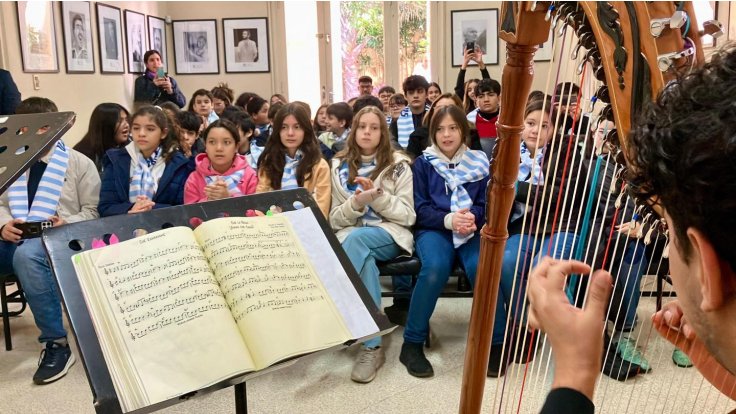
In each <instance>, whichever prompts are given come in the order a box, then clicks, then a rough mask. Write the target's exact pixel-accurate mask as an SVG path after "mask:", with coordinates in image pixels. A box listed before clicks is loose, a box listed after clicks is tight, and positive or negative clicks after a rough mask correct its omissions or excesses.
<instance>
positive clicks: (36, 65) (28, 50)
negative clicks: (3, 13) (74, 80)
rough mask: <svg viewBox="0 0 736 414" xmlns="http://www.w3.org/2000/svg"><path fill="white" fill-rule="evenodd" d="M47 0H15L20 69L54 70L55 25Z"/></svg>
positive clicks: (57, 60)
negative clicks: (21, 61) (30, 0)
mask: <svg viewBox="0 0 736 414" xmlns="http://www.w3.org/2000/svg"><path fill="white" fill-rule="evenodd" d="M51 4H52V3H51V2H50V1H33V2H25V1H19V2H16V3H15V5H16V11H17V13H18V34H19V35H20V51H21V55H23V59H22V60H23V72H27V73H36V72H58V71H59V56H58V54H57V51H56V26H55V24H54V10H53V8H52V7H51Z"/></svg>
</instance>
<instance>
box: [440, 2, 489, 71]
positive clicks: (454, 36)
mask: <svg viewBox="0 0 736 414" xmlns="http://www.w3.org/2000/svg"><path fill="white" fill-rule="evenodd" d="M498 15H499V11H498V9H471V10H452V11H451V12H450V34H451V42H450V45H451V46H452V54H451V60H452V67H454V68H456V67H460V66H462V63H463V47H464V46H465V45H466V43H467V42H468V41H469V40H472V41H473V42H475V43H476V46H478V47H480V49H481V50H482V51H483V52H484V53H483V63H485V64H486V65H498V64H499V60H498V52H499V47H500V46H499V45H500V40H499V37H498ZM473 31H474V32H475V34H474V35H473ZM471 38H472V39H471ZM470 65H477V63H475V62H470Z"/></svg>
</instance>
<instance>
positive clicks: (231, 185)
mask: <svg viewBox="0 0 736 414" xmlns="http://www.w3.org/2000/svg"><path fill="white" fill-rule="evenodd" d="M210 168H211V167H210ZM244 174H245V168H242V169H240V170H237V171H235V172H234V173H232V174H230V175H208V176H205V177H204V181H205V182H206V183H207V185H211V184H214V183H216V182H217V180H218V179H221V180H222V181H224V182H225V184H227V192H228V193H229V194H230V195H231V196H234V197H237V196H242V195H243V193H242V192H241V191H240V188H238V184H240V181H241V180H242V179H243V175H244Z"/></svg>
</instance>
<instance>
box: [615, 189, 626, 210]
mask: <svg viewBox="0 0 736 414" xmlns="http://www.w3.org/2000/svg"><path fill="white" fill-rule="evenodd" d="M625 195H626V192H625V191H621V193H620V194H619V195H618V197H617V198H616V203H615V204H614V206H615V207H616V208H621V204H622V203H623V201H624V196H625Z"/></svg>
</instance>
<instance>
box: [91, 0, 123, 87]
mask: <svg viewBox="0 0 736 414" xmlns="http://www.w3.org/2000/svg"><path fill="white" fill-rule="evenodd" d="M95 8H96V9H97V52H98V55H99V56H100V73H103V74H117V73H125V47H124V45H123V44H124V43H125V42H123V13H122V11H121V10H120V8H119V7H115V6H110V5H109V4H104V3H95Z"/></svg>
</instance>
